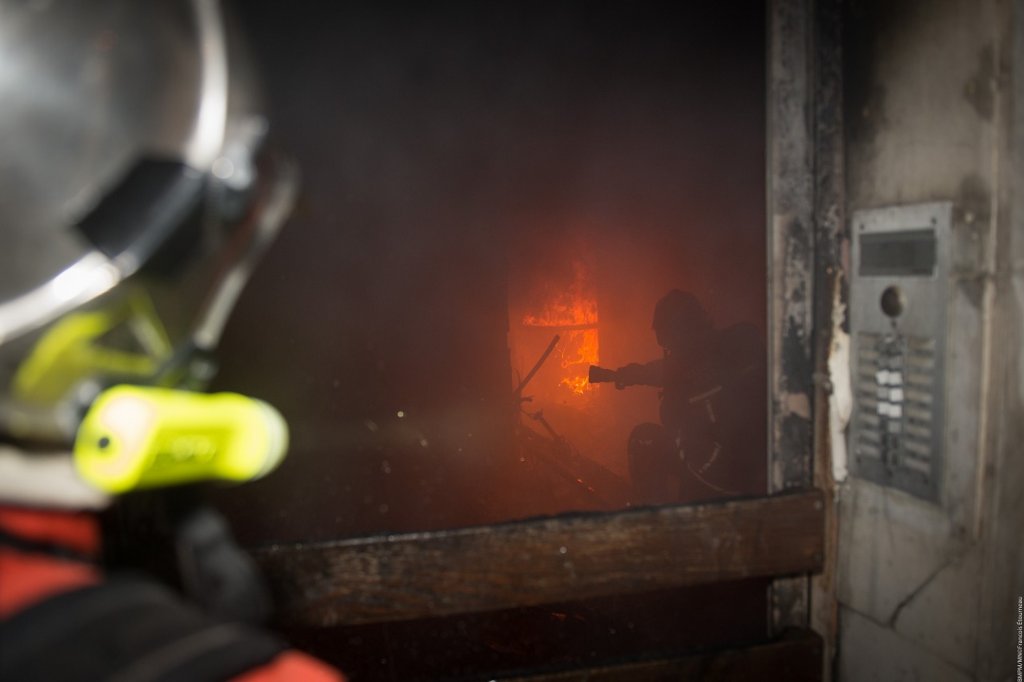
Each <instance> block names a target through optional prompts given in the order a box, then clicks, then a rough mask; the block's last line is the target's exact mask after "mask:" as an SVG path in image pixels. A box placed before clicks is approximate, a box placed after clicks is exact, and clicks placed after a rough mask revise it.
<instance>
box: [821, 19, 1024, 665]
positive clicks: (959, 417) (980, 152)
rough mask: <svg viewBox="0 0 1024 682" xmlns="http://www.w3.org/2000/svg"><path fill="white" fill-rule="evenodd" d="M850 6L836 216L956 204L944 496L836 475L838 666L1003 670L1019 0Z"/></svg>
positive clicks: (1016, 260) (1012, 442) (1020, 313)
mask: <svg viewBox="0 0 1024 682" xmlns="http://www.w3.org/2000/svg"><path fill="white" fill-rule="evenodd" d="M846 10H847V11H846V15H845V17H844V21H845V36H844V41H843V47H844V60H845V73H844V81H845V93H844V98H845V121H846V126H847V128H846V132H847V136H846V158H847V166H846V172H847V200H848V204H847V209H848V214H852V212H853V211H856V210H858V209H866V208H876V207H883V206H892V205H899V204H912V203H919V202H929V201H952V202H953V206H954V209H953V242H952V259H953V274H952V279H951V292H952V294H951V300H950V301H949V311H950V312H949V316H950V321H951V323H950V325H949V328H948V330H947V336H946V341H947V343H948V344H949V354H948V356H947V357H948V358H949V362H950V365H949V367H948V370H947V375H946V376H947V378H948V384H947V388H946V395H945V401H946V402H945V407H946V423H945V425H944V429H945V431H944V437H945V444H946V447H945V479H944V482H943V489H942V495H941V501H940V503H939V504H933V503H930V502H926V501H923V500H921V499H918V498H915V497H911V496H910V495H907V494H905V493H903V492H900V491H897V490H894V489H892V488H887V487H882V486H879V485H876V484H875V483H871V482H868V481H866V480H863V479H860V478H857V477H852V478H850V479H848V480H847V482H846V483H845V484H843V485H842V486H841V487H840V491H839V493H840V509H839V528H840V540H839V543H840V544H839V547H840V550H839V552H840V555H839V572H840V577H839V587H838V598H839V601H840V604H841V610H840V641H839V668H838V670H839V679H841V680H869V679H885V680H902V679H929V680H969V679H970V680H996V679H1000V680H1004V679H1010V678H1012V677H1013V676H1014V674H1015V665H1016V663H1017V659H1016V655H1017V653H1016V652H1017V648H1016V644H1017V628H1016V622H1017V613H1018V611H1017V599H1018V598H1019V596H1021V595H1022V594H1024V553H1022V548H1021V542H1020V538H1021V537H1024V507H1022V502H1021V500H1022V499H1024V496H1022V495H1021V490H1022V488H1024V458H1022V457H1021V453H1020V443H1021V442H1024V432H1022V421H1024V420H1022V417H1024V395H1022V390H1024V389H1022V387H1024V376H1022V358H1021V339H1022V338H1024V336H1022V321H1024V297H1022V291H1024V289H1022V287H1024V269H1022V264H1024V260H1022V254H1024V214H1022V208H1024V203H1022V196H1021V195H1022V191H1021V187H1022V185H1021V161H1022V156H1021V154H1022V149H1024V145H1022V126H1021V120H1022V118H1021V109H1022V103H1021V97H1022V93H1024V88H1022V81H1024V79H1022V70H1024V59H1022V54H1024V51H1022V48H1021V40H1022V37H1024V32H1022V22H1024V16H1022V15H1024V8H1022V6H1021V4H1020V3H1019V2H1011V1H1010V0H982V1H977V2H976V1H974V0H941V1H936V0H927V1H925V0H920V1H914V2H900V3H890V2H881V1H876V0H849V2H847V3H846ZM856 296H857V290H856V288H855V287H851V293H850V297H851V301H852V300H853V299H855V298H856ZM855 331H856V330H854V332H855ZM1017 670H1019V668H1017Z"/></svg>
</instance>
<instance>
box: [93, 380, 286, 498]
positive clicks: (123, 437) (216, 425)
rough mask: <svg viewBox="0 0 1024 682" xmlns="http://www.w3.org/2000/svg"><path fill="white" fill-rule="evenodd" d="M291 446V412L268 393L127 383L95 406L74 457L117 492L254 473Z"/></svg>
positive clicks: (267, 469)
mask: <svg viewBox="0 0 1024 682" xmlns="http://www.w3.org/2000/svg"><path fill="white" fill-rule="evenodd" d="M287 448H288V426H287V424H286V423H285V421H284V418H283V417H282V416H281V414H280V413H279V412H278V411H277V410H275V409H274V408H273V407H271V406H270V405H268V404H267V403H265V402H263V401H262V400H256V399H254V398H249V397H246V396H243V395H239V394H237V393H214V394H206V393H195V392H191V391H179V390H174V389H168V388H156V387H146V386H130V385H120V386H114V387H113V388H110V389H107V390H106V391H104V392H103V393H101V394H100V395H99V397H98V398H97V399H96V401H95V402H93V404H92V406H91V407H90V408H89V411H88V413H86V415H85V419H84V420H82V423H81V425H80V426H79V428H78V434H77V436H76V439H75V447H74V459H75V466H76V468H77V469H78V473H79V475H80V476H81V477H82V478H83V479H85V480H86V481H88V482H89V483H90V484H92V485H94V486H95V487H97V488H99V489H100V490H103V491H105V492H108V493H115V494H116V493H123V492H127V491H129V490H135V489H140V488H155V487H163V486H169V485H178V484H181V483H191V482H196V481H204V480H223V481H251V480H255V479H257V478H261V477H262V476H265V475H266V474H268V473H270V472H271V471H272V470H273V469H274V468H275V467H277V465H278V464H280V462H281V460H282V459H284V455H285V452H286V451H287Z"/></svg>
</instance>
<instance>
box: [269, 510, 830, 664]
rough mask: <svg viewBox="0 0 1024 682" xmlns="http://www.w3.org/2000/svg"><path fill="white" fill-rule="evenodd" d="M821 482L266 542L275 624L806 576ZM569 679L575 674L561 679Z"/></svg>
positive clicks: (811, 565)
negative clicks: (625, 506) (734, 495)
mask: <svg viewBox="0 0 1024 682" xmlns="http://www.w3.org/2000/svg"><path fill="white" fill-rule="evenodd" d="M823 519H824V513H823V504H822V496H821V493H820V492H819V491H816V490H810V491H803V492H795V493H786V494H780V495H774V496H771V497H763V498H754V499H744V500H734V501H724V502H713V503H707V504H698V505H689V506H676V507H659V508H647V509H632V510H626V511H621V512H608V513H591V514H577V515H564V516H558V517H553V518H543V519H531V520H525V521H518V522H513V523H505V524H499V525H493V526H480V527H472V528H462V529H456V530H445V531H436V532H425V533H409V534H400V535H388V536H375V537H367V538H359V539H352V540H340V541H334V542H326V543H316V544H298V545H286V546H272V547H268V548H264V549H261V550H258V551H257V552H256V556H257V559H258V561H259V562H260V563H261V564H262V566H263V568H264V571H265V572H266V574H267V576H268V577H269V579H270V582H271V585H272V587H273V589H274V591H275V593H276V596H277V600H278V604H279V607H280V609H281V616H282V620H283V623H284V624H286V625H289V626H298V627H327V626H336V625H354V624H366V623H382V622H389V621H406V620H413V619H418V618H429V617H438V616H447V615H453V614H460V613H474V612H483V611H496V610H500V609H507V608H513V607H521V606H533V605H539V604H547V603H552V602H565V601H573V600H581V599H589V598H593V597H601V596H606V595H617V594H635V593H639V592H647V591H651V590H659V589H666V588H675V587H683V586H691V585H700V584H707V583H715V582H722V581H728V580H737V579H742V578H752V577H766V576H785V575H796V574H806V573H812V572H815V571H817V570H819V569H820V567H821V563H822V554H823V548H824V523H823ZM567 679H574V678H567Z"/></svg>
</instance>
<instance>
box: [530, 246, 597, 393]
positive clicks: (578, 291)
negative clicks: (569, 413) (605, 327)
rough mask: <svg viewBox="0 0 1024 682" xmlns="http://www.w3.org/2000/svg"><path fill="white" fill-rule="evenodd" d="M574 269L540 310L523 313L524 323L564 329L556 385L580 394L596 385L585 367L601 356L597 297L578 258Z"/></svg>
mask: <svg viewBox="0 0 1024 682" xmlns="http://www.w3.org/2000/svg"><path fill="white" fill-rule="evenodd" d="M573 273H574V277H573V281H572V283H571V285H570V286H569V287H568V288H567V289H566V290H563V291H559V292H557V293H555V294H554V295H553V296H551V297H550V298H549V299H548V301H547V302H546V303H545V305H544V307H543V310H542V311H541V312H540V313H539V314H536V315H533V314H527V315H525V316H523V324H524V325H526V326H527V327H549V328H552V329H555V330H559V329H560V330H564V333H562V342H561V343H560V344H559V354H560V355H561V359H562V362H561V365H562V370H563V372H562V378H561V381H560V383H559V385H560V386H565V387H567V388H568V389H569V390H571V391H572V392H573V393H575V394H576V395H583V394H584V393H586V392H587V391H591V390H594V389H595V388H596V386H594V385H593V384H591V383H589V382H588V381H587V370H588V369H589V368H590V365H596V364H598V361H599V359H600V358H599V355H598V349H599V343H598V331H597V298H596V296H595V295H594V293H593V289H592V287H591V286H590V285H589V281H588V280H589V278H588V277H587V269H586V267H585V266H584V265H583V264H582V263H579V262H577V263H575V264H574V265H573Z"/></svg>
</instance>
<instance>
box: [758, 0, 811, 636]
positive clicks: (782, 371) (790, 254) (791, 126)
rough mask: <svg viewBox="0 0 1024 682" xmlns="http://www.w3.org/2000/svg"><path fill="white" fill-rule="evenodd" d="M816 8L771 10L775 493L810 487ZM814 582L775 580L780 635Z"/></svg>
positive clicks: (800, 0)
mask: <svg viewBox="0 0 1024 682" xmlns="http://www.w3.org/2000/svg"><path fill="white" fill-rule="evenodd" d="M814 1H815V0H770V2H768V4H767V7H768V101H767V114H768V143H767V150H766V151H767V154H766V160H767V176H768V177H767V180H768V193H767V199H768V274H769V277H768V328H769V333H768V347H769V365H768V366H769V367H770V372H769V378H768V380H769V396H770V400H769V403H768V405H769V408H768V409H769V429H770V440H769V455H768V458H769V491H771V492H778V491H783V490H791V489H794V488H795V489H799V488H806V487H808V486H810V485H811V473H812V471H811V454H812V444H813V433H812V426H813V424H812V421H811V415H812V399H813V396H812V393H813V378H814V364H813V356H812V350H813V348H812V338H813V334H814V319H813V312H814V307H813V301H814V264H815V243H814V218H815V215H814V145H813V131H812V128H811V125H812V121H811V117H810V116H809V115H808V114H809V112H812V111H813V92H812V89H813V84H812V83H811V81H810V74H811V64H812V63H813V59H812V56H811V54H810V47H811V33H812V16H813V12H812V7H813V3H814ZM808 597H809V592H808V581H807V580H806V579H805V578H802V577H801V578H796V579H784V580H777V581H776V582H775V584H774V585H773V587H772V594H771V598H772V607H771V617H772V624H773V627H774V628H775V629H776V630H777V631H778V630H781V629H782V628H786V627H794V626H795V627H805V626H806V624H807V616H808Z"/></svg>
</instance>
